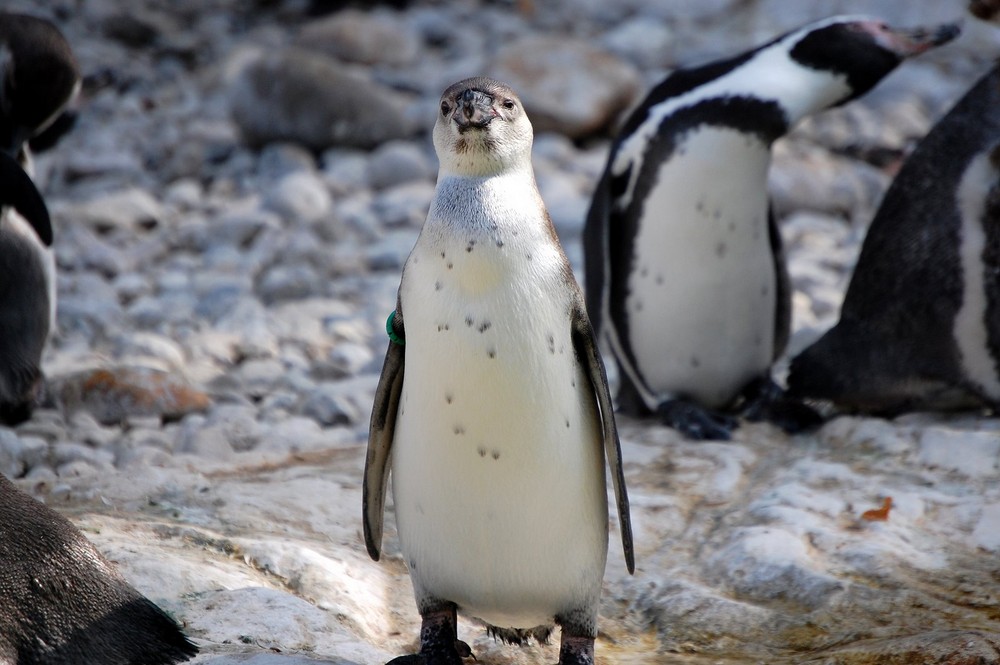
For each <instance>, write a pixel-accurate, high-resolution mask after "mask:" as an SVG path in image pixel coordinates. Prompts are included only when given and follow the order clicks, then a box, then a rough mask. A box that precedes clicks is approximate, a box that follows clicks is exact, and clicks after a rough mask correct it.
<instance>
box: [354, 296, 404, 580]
mask: <svg viewBox="0 0 1000 665" xmlns="http://www.w3.org/2000/svg"><path fill="white" fill-rule="evenodd" d="M392 330H393V333H394V334H395V336H396V338H395V339H394V340H393V341H390V342H389V348H388V349H387V350H386V352H385V363H384V364H383V365H382V375H381V376H380V377H379V380H378V387H377V388H376V389H375V403H374V404H373V405H372V417H371V424H370V427H369V430H368V452H367V454H366V455H365V475H364V483H363V488H362V496H363V498H362V508H363V512H364V533H365V546H366V547H367V548H368V555H369V556H371V558H372V559H374V560H375V561H378V560H379V557H380V556H381V548H382V519H383V517H384V512H385V493H386V487H387V485H388V482H389V458H390V453H391V452H392V440H393V435H394V434H395V430H396V413H397V409H398V408H399V395H400V393H401V392H402V389H403V362H404V360H405V357H406V354H405V351H404V349H403V344H401V343H400V342H399V341H396V340H400V341H401V340H403V339H405V337H404V335H403V317H402V314H401V308H400V307H399V305H397V306H396V311H395V316H394V318H393V322H392Z"/></svg>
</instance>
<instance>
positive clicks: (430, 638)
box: [386, 603, 476, 665]
mask: <svg viewBox="0 0 1000 665" xmlns="http://www.w3.org/2000/svg"><path fill="white" fill-rule="evenodd" d="M457 632H458V616H457V613H456V608H455V606H454V605H453V604H450V603H449V604H446V605H445V607H443V608H441V609H436V610H433V611H428V612H424V613H423V614H421V623H420V653H415V654H408V655H406V656H399V657H398V658H393V659H392V660H390V661H389V662H388V663H386V665H463V663H462V659H463V658H472V659H473V660H475V659H476V657H475V655H473V653H472V648H471V647H470V646H469V645H468V644H466V643H465V642H463V641H462V640H460V639H458V637H457V635H456V633H457Z"/></svg>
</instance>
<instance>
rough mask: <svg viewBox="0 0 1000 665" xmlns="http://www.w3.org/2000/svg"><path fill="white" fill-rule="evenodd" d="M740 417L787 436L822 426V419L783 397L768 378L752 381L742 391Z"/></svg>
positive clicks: (779, 388) (813, 411)
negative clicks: (770, 427)
mask: <svg viewBox="0 0 1000 665" xmlns="http://www.w3.org/2000/svg"><path fill="white" fill-rule="evenodd" d="M742 395H743V417H744V418H746V419H747V420H749V421H751V422H760V421H765V420H766V421H767V422H769V423H772V424H774V425H775V426H777V427H780V428H781V429H782V430H784V431H785V432H787V433H788V434H798V433H800V432H806V431H809V430H812V429H815V428H817V427H819V426H820V425H822V424H823V416H821V415H820V414H819V412H818V411H816V410H815V409H813V408H812V407H811V406H809V405H808V404H806V403H804V402H802V401H800V400H797V399H794V398H791V397H789V396H788V395H786V394H785V391H784V390H782V389H781V386H779V385H778V384H777V383H775V382H774V379H772V378H771V377H770V376H765V377H761V378H759V379H755V380H754V381H752V382H751V383H750V384H749V385H747V387H746V388H744V389H743V393H742Z"/></svg>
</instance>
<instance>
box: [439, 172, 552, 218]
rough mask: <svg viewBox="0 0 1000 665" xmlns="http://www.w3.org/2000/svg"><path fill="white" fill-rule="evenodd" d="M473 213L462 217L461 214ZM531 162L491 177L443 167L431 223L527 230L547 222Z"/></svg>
mask: <svg viewBox="0 0 1000 665" xmlns="http://www.w3.org/2000/svg"><path fill="white" fill-rule="evenodd" d="M468 210H471V211H474V212H473V213H471V214H463V213H461V212H460V211H468ZM547 219H548V217H547V215H546V214H545V207H544V204H543V203H542V198H541V195H540V194H539V192H538V185H537V184H536V183H535V175H534V171H533V170H532V168H531V162H530V161H527V160H526V161H525V163H523V164H522V163H518V164H515V165H512V166H509V167H508V168H506V169H504V170H503V171H500V172H498V173H493V174H490V175H470V174H468V173H459V172H456V171H453V170H450V169H447V168H444V167H442V168H441V169H440V171H439V172H438V180H437V187H436V191H435V197H434V203H433V205H432V208H431V214H430V215H429V217H428V223H429V224H432V225H436V224H439V223H440V224H444V225H446V226H447V227H449V228H451V229H452V230H454V231H461V232H463V233H468V232H477V231H480V232H486V233H490V234H492V233H493V232H495V231H497V230H498V229H504V228H505V227H506V228H509V229H510V230H517V231H526V230H528V229H529V228H531V227H533V226H536V225H541V224H543V223H545V222H547Z"/></svg>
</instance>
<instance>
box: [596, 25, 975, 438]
mask: <svg viewBox="0 0 1000 665" xmlns="http://www.w3.org/2000/svg"><path fill="white" fill-rule="evenodd" d="M957 34H958V27H957V26H955V25H945V26H940V27H936V28H933V29H930V30H925V29H918V30H909V31H901V30H894V29H891V28H889V27H888V26H886V25H885V24H884V23H882V22H880V21H878V20H875V19H871V18H862V17H845V16H838V17H834V18H829V19H826V20H823V21H819V22H816V23H811V24H809V25H806V26H804V27H802V28H800V29H798V30H795V31H792V32H789V33H787V34H785V35H783V36H781V37H778V38H777V39H775V40H774V41H772V42H770V43H767V44H764V45H763V46H760V47H758V48H755V49H753V50H751V51H748V52H746V53H742V54H740V55H737V56H735V57H732V58H728V59H725V60H720V61H717V62H711V63H709V64H706V65H702V66H700V67H694V68H690V69H680V70H678V71H675V72H674V73H673V74H671V75H670V76H669V77H668V78H667V79H665V80H664V81H663V82H661V83H660V84H659V85H657V86H656V87H655V88H654V89H653V90H652V92H650V94H649V95H648V96H647V97H646V99H645V100H644V101H643V102H642V104H641V105H640V106H639V107H638V108H637V109H636V110H635V111H634V112H633V113H632V115H631V116H630V117H629V119H628V120H627V122H626V123H625V125H624V127H623V129H622V131H621V134H620V136H619V137H618V138H617V139H616V140H615V142H614V144H613V146H612V149H611V154H610V157H609V159H608V163H607V166H606V168H605V171H604V174H603V176H602V178H601V180H600V182H599V183H598V185H597V189H596V191H595V193H594V197H593V201H592V203H591V207H590V212H589V214H588V218H587V225H586V228H585V231H584V247H585V259H586V289H587V304H588V309H589V311H590V315H591V318H592V320H593V322H594V327H595V329H596V330H597V331H598V334H599V336H600V337H602V338H603V339H605V340H607V342H608V344H609V346H610V348H611V350H612V352H613V353H614V356H615V358H616V360H617V361H618V365H619V370H620V371H619V377H620V391H619V394H618V406H619V408H620V409H622V410H623V411H624V412H629V413H634V414H640V415H641V414H647V413H656V414H658V415H659V416H660V417H661V418H662V419H663V420H664V422H666V423H667V424H669V425H672V426H674V427H676V428H677V429H679V430H681V431H682V432H684V433H685V434H687V435H688V436H691V437H693V438H728V437H729V432H730V430H731V429H732V428H733V427H735V425H736V421H735V420H734V419H732V418H729V417H727V416H725V415H723V414H721V413H713V412H712V411H710V410H712V409H724V408H727V407H730V406H732V405H733V403H734V401H735V400H736V399H737V398H738V397H739V396H741V394H742V395H743V396H745V397H746V399H747V403H748V404H749V405H750V406H749V407H748V409H747V410H748V413H749V414H754V415H756V416H757V417H761V416H764V417H768V418H770V419H772V420H774V421H775V422H776V423H778V424H780V425H782V426H783V427H785V428H786V429H789V430H791V431H794V430H795V429H796V428H800V427H802V426H803V425H810V424H814V423H816V422H818V416H816V414H815V412H813V411H812V410H811V409H808V408H806V407H805V406H804V405H800V404H797V403H793V402H791V401H790V400H786V399H784V398H783V397H782V396H781V391H780V389H779V388H778V387H777V385H776V384H775V383H774V382H773V381H772V380H771V377H770V367H771V364H772V363H773V361H774V360H775V358H777V357H778V356H779V355H780V354H781V353H782V352H783V350H784V346H785V344H786V342H787V339H788V334H789V329H790V321H791V302H790V299H791V289H790V288H789V281H788V276H787V271H786V266H785V260H784V256H783V253H782V247H781V237H780V233H779V231H778V228H777V225H776V223H775V220H774V219H773V217H772V216H771V214H770V207H769V201H768V195H767V171H768V167H769V165H770V159H771V152H770V148H771V144H772V143H773V142H774V141H775V140H776V139H778V138H779V137H781V136H782V135H784V134H785V133H786V132H787V131H788V130H789V129H790V128H791V127H792V126H793V125H794V124H795V123H796V122H798V121H799V120H800V119H801V118H803V117H804V116H806V115H808V114H810V113H814V112H816V111H820V110H822V109H826V108H829V107H831V106H835V105H838V104H842V103H844V102H846V101H848V100H850V99H853V98H855V97H857V96H859V95H861V94H863V93H864V92H866V91H867V90H869V89H870V88H872V87H873V86H874V85H875V84H876V83H878V82H879V80H880V79H881V78H882V77H883V76H885V75H886V74H888V73H889V72H890V71H892V70H893V69H894V68H895V67H896V66H897V65H898V64H899V63H900V62H901V61H902V60H903V59H904V58H906V57H909V56H912V55H915V54H918V53H922V52H924V51H926V50H927V49H929V48H931V47H933V46H935V45H938V44H942V43H944V42H947V41H949V40H950V39H952V38H953V37H954V36H955V35H957Z"/></svg>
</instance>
